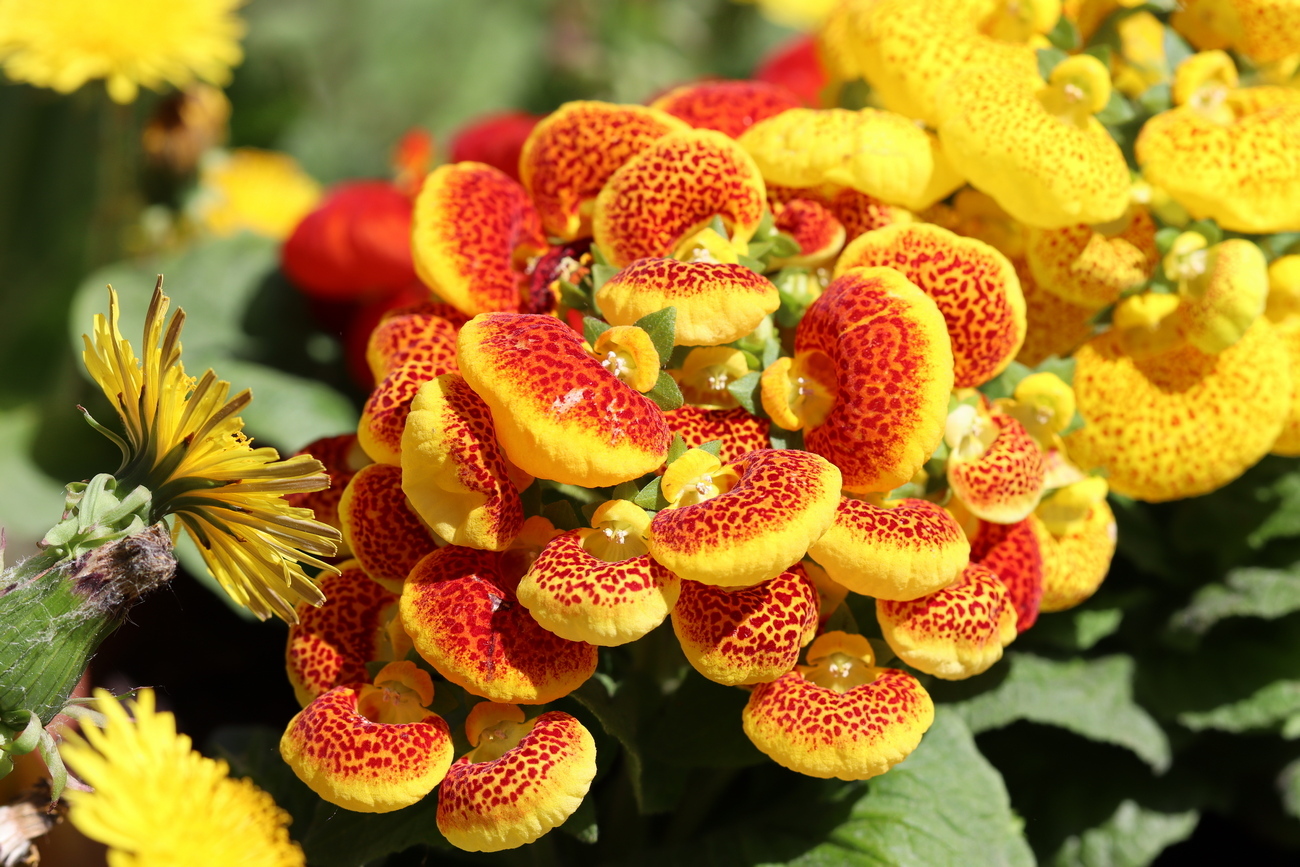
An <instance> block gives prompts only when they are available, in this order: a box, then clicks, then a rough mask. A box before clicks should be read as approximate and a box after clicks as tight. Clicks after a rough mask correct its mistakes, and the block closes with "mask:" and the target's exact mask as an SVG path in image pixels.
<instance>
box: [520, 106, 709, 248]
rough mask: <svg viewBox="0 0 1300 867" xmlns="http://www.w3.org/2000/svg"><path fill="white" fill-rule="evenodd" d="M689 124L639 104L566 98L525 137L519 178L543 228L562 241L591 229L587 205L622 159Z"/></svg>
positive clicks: (576, 236)
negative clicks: (531, 200) (526, 190)
mask: <svg viewBox="0 0 1300 867" xmlns="http://www.w3.org/2000/svg"><path fill="white" fill-rule="evenodd" d="M689 128H690V127H689V126H688V125H687V124H686V123H684V122H683V121H680V120H678V119H677V118H675V117H673V116H671V115H669V114H665V113H664V112H662V111H658V110H656V109H653V108H646V107H645V106H641V105H613V104H611V103H608V102H594V101H593V102H567V103H565V104H564V105H562V106H560V107H559V108H558V109H556V110H555V111H554V112H552V113H551V114H550V115H549V116H548V117H546V118H545V119H544V120H543V121H542V122H541V123H539V124H538V125H537V127H536V128H535V129H534V130H533V134H532V135H530V136H529V137H528V140H527V141H526V142H524V150H523V153H522V154H521V155H520V157H519V171H520V179H521V180H522V181H523V184H524V186H525V187H526V188H527V189H528V192H529V194H530V195H531V196H532V197H533V202H534V203H536V205H537V211H538V213H539V214H540V215H541V219H542V225H543V226H544V227H545V228H546V232H547V234H550V235H553V236H555V237H557V238H560V239H562V240H565V241H571V240H573V239H575V238H581V237H584V236H586V235H590V234H591V211H592V208H593V207H594V206H595V200H596V196H597V195H598V194H599V193H600V190H601V188H602V187H604V186H605V182H606V181H608V180H609V178H610V176H611V175H612V174H614V172H616V171H617V170H618V169H619V168H620V167H621V166H622V165H623V164H624V163H626V162H627V161H628V160H630V159H632V158H633V157H635V156H636V155H637V154H639V153H641V152H642V151H643V150H645V149H646V148H648V147H649V146H650V145H652V144H654V142H655V141H657V140H658V139H660V138H662V137H663V136H665V135H667V134H668V133H671V132H682V131H684V130H687V129H689Z"/></svg>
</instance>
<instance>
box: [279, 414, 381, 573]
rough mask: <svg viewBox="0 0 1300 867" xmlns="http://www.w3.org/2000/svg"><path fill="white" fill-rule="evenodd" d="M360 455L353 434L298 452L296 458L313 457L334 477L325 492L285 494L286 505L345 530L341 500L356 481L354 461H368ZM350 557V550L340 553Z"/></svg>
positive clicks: (314, 443)
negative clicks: (340, 510)
mask: <svg viewBox="0 0 1300 867" xmlns="http://www.w3.org/2000/svg"><path fill="white" fill-rule="evenodd" d="M358 451H359V446H357V437H356V434H350V433H349V434H340V435H338V436H333V437H323V438H321V439H318V440H315V441H313V442H311V443H308V444H307V445H306V446H304V447H303V448H302V449H301V450H300V451H297V452H295V453H294V456H295V457H296V456H297V455H311V456H312V457H314V458H315V459H316V460H318V461H320V462H321V463H322V464H324V465H325V472H326V474H327V475H329V477H330V486H329V487H328V488H326V489H325V490H323V491H310V492H308V493H305V494H285V495H284V499H285V502H287V503H288V504H289V505H290V506H293V507H294V508H300V509H311V510H312V511H313V512H314V513H315V515H316V520H317V521H320V522H321V523H324V524H329V525H330V526H331V527H333V528H334V529H336V530H342V529H343V526H342V524H340V523H339V500H340V499H341V498H342V497H343V489H344V488H346V487H347V486H348V482H350V481H352V475H353V474H354V473H355V472H356V469H354V468H353V466H352V461H353V460H354V459H355V458H357V457H364V456H363V455H359V454H358ZM347 553H348V552H347V549H346V548H343V549H341V550H340V551H339V555H340V556H345V555H346V554H347Z"/></svg>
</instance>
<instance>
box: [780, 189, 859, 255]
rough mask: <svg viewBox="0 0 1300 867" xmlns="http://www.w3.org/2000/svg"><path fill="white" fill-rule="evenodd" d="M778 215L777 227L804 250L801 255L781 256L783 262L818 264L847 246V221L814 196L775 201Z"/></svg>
mask: <svg viewBox="0 0 1300 867" xmlns="http://www.w3.org/2000/svg"><path fill="white" fill-rule="evenodd" d="M772 213H773V214H775V215H776V221H775V224H776V228H777V229H778V230H780V231H782V232H785V233H786V234H787V235H789V236H790V237H792V238H794V240H795V243H797V244H798V245H799V250H800V251H801V252H800V253H799V254H798V255H795V256H791V257H789V258H786V259H781V260H780V262H779V263H777V264H780V265H783V266H791V265H802V266H806V267H817V266H819V265H822V264H825V263H826V262H828V261H829V260H830V259H831V258H833V257H834V256H835V255H836V254H837V253H839V252H840V250H841V249H843V247H844V241H845V239H846V238H847V233H846V232H845V230H844V224H843V223H841V222H840V221H839V220H838V219H836V218H835V215H834V214H833V213H831V211H830V209H828V208H827V207H826V206H824V205H822V204H820V203H818V202H815V201H813V200H811V199H791V200H790V201H788V202H786V203H784V204H780V203H773V204H772Z"/></svg>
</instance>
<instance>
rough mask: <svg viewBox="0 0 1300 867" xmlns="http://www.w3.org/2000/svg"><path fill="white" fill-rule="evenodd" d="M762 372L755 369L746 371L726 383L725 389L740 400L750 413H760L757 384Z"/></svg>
mask: <svg viewBox="0 0 1300 867" xmlns="http://www.w3.org/2000/svg"><path fill="white" fill-rule="evenodd" d="M762 378H763V374H761V373H758V372H757V371H754V372H751V373H747V374H745V375H744V376H742V377H740V379H737V380H735V381H734V382H730V383H727V391H729V392H731V396H732V397H734V398H735V399H736V400H737V401H739V402H740V405H741V406H743V407H744V408H745V411H746V412H748V413H749V414H750V415H761V414H762V410H761V408H760V407H761V401H760V399H759V396H758V389H759V384H760V382H761V380H762Z"/></svg>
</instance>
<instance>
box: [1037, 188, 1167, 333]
mask: <svg viewBox="0 0 1300 867" xmlns="http://www.w3.org/2000/svg"><path fill="white" fill-rule="evenodd" d="M1025 258H1026V259H1027V260H1028V262H1029V267H1030V269H1032V271H1033V273H1034V279H1035V280H1036V281H1037V283H1038V285H1039V286H1041V287H1043V288H1044V289H1046V290H1047V291H1048V292H1051V293H1052V294H1053V295H1055V296H1057V297H1058V298H1061V299H1063V300H1065V301H1068V302H1070V303H1071V304H1076V305H1079V306H1080V307H1087V308H1089V309H1091V310H1098V309H1100V308H1102V307H1105V306H1106V305H1107V304H1114V303H1115V302H1116V301H1118V300H1119V296H1120V293H1122V292H1124V291H1125V290H1128V289H1133V288H1136V287H1138V286H1141V285H1142V284H1143V283H1145V282H1146V281H1147V280H1148V279H1150V277H1151V275H1152V274H1153V273H1154V272H1155V269H1156V264H1157V262H1158V261H1159V253H1158V252H1157V251H1156V226H1155V221H1154V220H1152V219H1151V215H1150V214H1149V213H1148V212H1147V210H1146V208H1142V207H1135V208H1131V209H1130V210H1129V211H1128V212H1127V213H1126V214H1125V215H1124V216H1123V217H1122V218H1120V220H1119V221H1118V222H1116V223H1112V224H1107V225H1105V226H1087V225H1084V224H1082V223H1079V224H1076V225H1073V226H1065V227H1063V228H1060V229H1033V228H1031V229H1030V230H1029V231H1028V232H1027V233H1026V237H1025Z"/></svg>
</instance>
